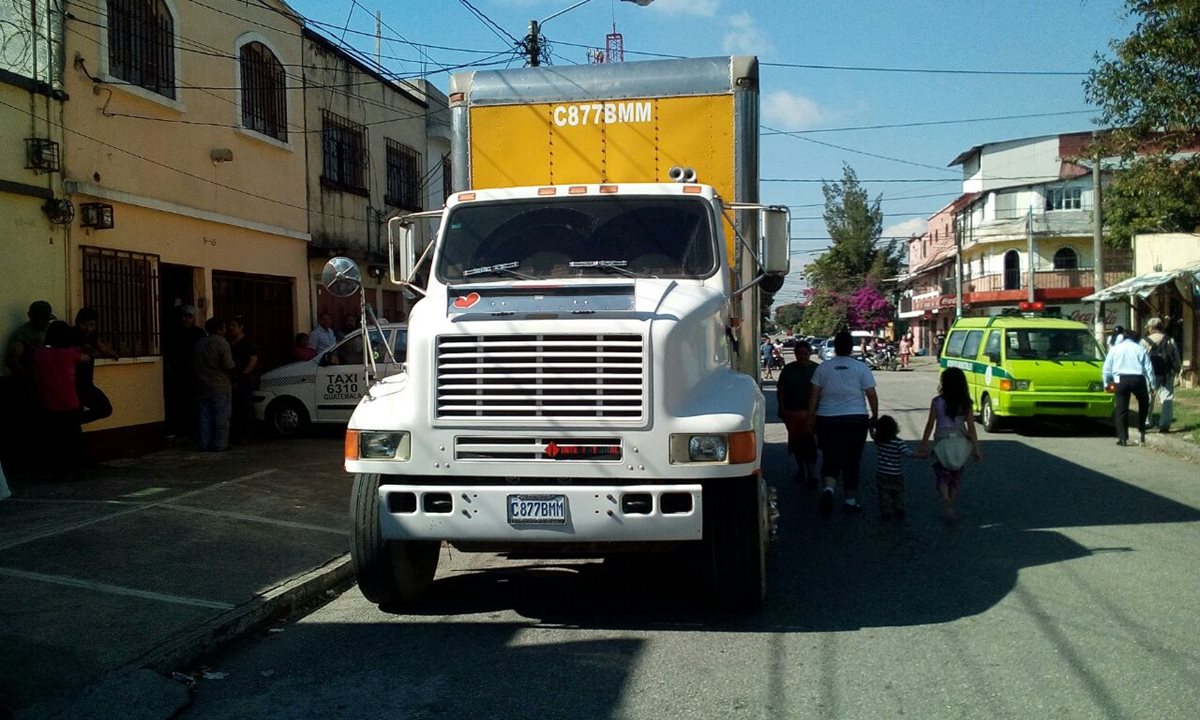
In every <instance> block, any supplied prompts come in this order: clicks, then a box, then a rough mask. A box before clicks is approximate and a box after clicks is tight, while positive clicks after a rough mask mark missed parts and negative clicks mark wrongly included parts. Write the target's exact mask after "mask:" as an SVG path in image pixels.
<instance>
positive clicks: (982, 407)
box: [979, 395, 1001, 433]
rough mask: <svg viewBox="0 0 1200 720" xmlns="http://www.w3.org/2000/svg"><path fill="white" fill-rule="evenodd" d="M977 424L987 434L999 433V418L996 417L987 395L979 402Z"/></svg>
mask: <svg viewBox="0 0 1200 720" xmlns="http://www.w3.org/2000/svg"><path fill="white" fill-rule="evenodd" d="M979 424H980V425H983V429H984V430H986V431H988V432H989V433H994V432H999V431H1000V425H1001V423H1000V418H999V417H998V416H997V415H996V409H995V408H993V407H992V399H991V398H990V397H988V396H987V395H984V396H983V399H982V400H981V401H980V402H979Z"/></svg>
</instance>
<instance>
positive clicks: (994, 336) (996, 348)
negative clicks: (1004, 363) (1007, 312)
mask: <svg viewBox="0 0 1200 720" xmlns="http://www.w3.org/2000/svg"><path fill="white" fill-rule="evenodd" d="M983 354H984V355H986V356H987V359H988V361H989V362H993V363H998V362H1000V331H999V330H993V331H991V332H990V333H988V339H987V345H985V346H984V347H983Z"/></svg>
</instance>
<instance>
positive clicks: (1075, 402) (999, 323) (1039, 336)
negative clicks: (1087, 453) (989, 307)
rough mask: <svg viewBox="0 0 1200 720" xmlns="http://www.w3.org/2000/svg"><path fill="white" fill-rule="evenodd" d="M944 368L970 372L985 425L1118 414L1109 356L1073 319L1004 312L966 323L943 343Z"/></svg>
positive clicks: (974, 397) (989, 427)
mask: <svg viewBox="0 0 1200 720" xmlns="http://www.w3.org/2000/svg"><path fill="white" fill-rule="evenodd" d="M941 366H942V367H943V368H947V367H956V368H960V369H962V371H963V372H964V373H966V375H967V385H968V386H969V387H970V389H971V400H972V401H973V402H974V404H975V408H976V410H977V411H978V413H979V419H980V422H981V424H982V425H983V428H984V429H985V430H987V431H988V432H994V431H996V430H998V429H999V428H1000V426H1001V424H1002V423H1003V422H1004V421H1005V420H1006V419H1009V418H1024V417H1037V416H1047V415H1052V416H1057V417H1071V418H1093V419H1104V418H1109V417H1112V413H1113V396H1112V395H1111V394H1110V393H1108V392H1105V388H1104V383H1103V381H1102V369H1103V366H1104V352H1103V351H1102V350H1101V347H1100V344H1099V343H1097V342H1096V339H1095V337H1094V336H1093V335H1092V330H1091V328H1089V327H1088V326H1087V325H1084V324H1083V323H1080V322H1075V321H1074V320H1063V319H1061V318H1053V317H1037V316H1031V315H1019V314H1003V315H994V316H992V317H966V318H959V319H958V320H956V321H955V323H954V325H953V326H952V327H951V328H950V334H949V335H947V337H946V342H945V344H944V345H943V346H942V354H941Z"/></svg>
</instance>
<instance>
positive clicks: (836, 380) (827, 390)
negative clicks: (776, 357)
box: [776, 331, 983, 523]
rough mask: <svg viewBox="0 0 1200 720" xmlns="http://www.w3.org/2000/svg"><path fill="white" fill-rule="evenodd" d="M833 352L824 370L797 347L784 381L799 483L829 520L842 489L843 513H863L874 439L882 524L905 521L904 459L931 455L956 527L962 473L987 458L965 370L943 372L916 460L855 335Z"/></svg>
mask: <svg viewBox="0 0 1200 720" xmlns="http://www.w3.org/2000/svg"><path fill="white" fill-rule="evenodd" d="M833 348H834V356H833V357H832V358H831V359H829V360H826V361H825V362H823V363H821V364H819V365H818V364H816V363H814V362H812V347H811V346H810V345H809V344H808V343H807V342H805V341H798V342H797V343H796V346H795V354H796V360H795V361H794V362H791V363H788V364H787V365H786V366H784V368H783V370H782V371H781V372H780V375H779V381H778V383H777V387H776V390H777V394H778V406H779V416H780V419H781V420H783V422H784V424H785V425H786V426H787V430H788V452H789V454H791V455H792V457H793V458H794V459H795V460H796V463H797V466H798V471H797V473H796V479H797V481H799V482H801V483H803V484H806V485H808V486H810V487H816V488H817V491H818V501H817V503H818V507H819V508H820V511H821V513H822V514H825V515H828V514H830V513H831V512H832V511H833V506H834V494H835V491H836V488H837V486H838V484H839V483H840V484H841V487H842V510H843V511H844V512H846V513H860V512H862V510H863V506H862V503H861V500H860V499H859V494H858V489H859V480H860V474H861V464H862V454H863V450H864V448H865V447H866V441H867V438H868V436H871V437H873V439H874V441H875V446H876V491H877V493H876V495H877V498H878V502H879V514H880V517H881V518H882V519H885V520H887V519H892V518H896V519H903V518H904V517H905V505H904V487H905V480H904V469H903V456H905V455H910V454H911V455H913V456H914V457H917V458H925V457H929V456H930V455H932V457H933V475H934V480H935V485H936V487H937V490H938V493H939V495H940V497H941V500H942V512H943V517H944V518H945V520H946V521H947V522H950V523H953V522H954V519H955V517H956V511H955V502H956V500H957V498H958V490H959V484H960V481H961V478H962V472H963V468H964V467H965V465H966V464H967V461H968V459H969V457H971V456H973V457H974V458H975V459H976V460H982V459H983V455H982V453H981V452H980V449H979V440H978V437H977V436H976V432H975V424H974V421H973V412H972V407H971V400H970V394H969V392H968V389H967V380H966V376H965V375H964V374H963V372H962V370H959V369H957V368H947V369H946V370H945V371H943V373H942V377H941V386H940V387H939V389H938V394H937V396H936V397H934V398H933V400H932V401H931V402H930V408H929V419H928V422H927V423H926V426H925V432H924V435H923V436H922V438H921V442H920V445H919V446H918V448H917V450H916V452H915V453H913V452H912V451H911V450H910V449H909V448H908V446H907V445H906V444H905V442H904V441H903V440H902V439H901V438H900V437H899V425H898V424H897V422H896V420H895V419H894V418H892V417H891V416H888V415H882V416H881V415H879V397H878V394H877V393H876V390H875V377H874V375H873V374H872V372H871V370H870V368H868V367H867V365H866V364H865V363H863V362H862V361H860V360H857V359H855V358H853V357H852V356H851V353H852V352H853V349H854V340H853V338H852V336H851V335H850V333H849V332H845V331H843V332H840V333H838V334H837V335H836V336H834V340H833ZM931 439H932V444H931Z"/></svg>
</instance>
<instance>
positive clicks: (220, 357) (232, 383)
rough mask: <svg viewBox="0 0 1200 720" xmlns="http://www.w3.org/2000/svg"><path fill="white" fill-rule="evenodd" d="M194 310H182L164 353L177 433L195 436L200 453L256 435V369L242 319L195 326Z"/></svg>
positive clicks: (255, 356)
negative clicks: (177, 325)
mask: <svg viewBox="0 0 1200 720" xmlns="http://www.w3.org/2000/svg"><path fill="white" fill-rule="evenodd" d="M195 312H196V311H195V308H192V307H190V306H189V307H184V308H183V311H182V317H181V320H180V326H179V327H178V328H177V329H176V331H175V334H174V336H173V337H172V338H171V341H170V345H171V347H170V348H169V350H168V353H167V377H168V383H169V385H170V389H171V394H172V396H173V397H174V400H173V403H172V406H173V407H172V412H171V414H172V415H173V418H172V424H173V426H174V427H173V429H174V431H175V432H176V433H182V434H190V432H191V431H194V432H195V436H196V445H197V448H198V449H199V450H201V451H202V452H220V451H223V450H227V449H229V444H230V441H231V439H232V440H233V441H234V442H238V443H246V442H249V441H250V440H251V439H252V438H253V435H254V404H253V393H254V390H255V389H257V387H258V384H257V378H258V371H259V362H258V346H256V345H255V344H254V341H253V340H251V339H250V337H249V335H247V327H246V321H245V319H244V318H242V317H241V316H236V315H235V316H234V317H231V318H229V320H228V321H226V320H222V319H221V318H216V317H212V318H209V319H208V320H206V321H205V322H204V329H203V330H201V329H200V328H198V327H196V321H195Z"/></svg>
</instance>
